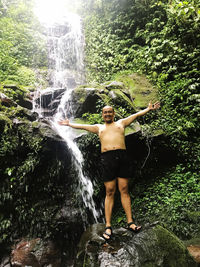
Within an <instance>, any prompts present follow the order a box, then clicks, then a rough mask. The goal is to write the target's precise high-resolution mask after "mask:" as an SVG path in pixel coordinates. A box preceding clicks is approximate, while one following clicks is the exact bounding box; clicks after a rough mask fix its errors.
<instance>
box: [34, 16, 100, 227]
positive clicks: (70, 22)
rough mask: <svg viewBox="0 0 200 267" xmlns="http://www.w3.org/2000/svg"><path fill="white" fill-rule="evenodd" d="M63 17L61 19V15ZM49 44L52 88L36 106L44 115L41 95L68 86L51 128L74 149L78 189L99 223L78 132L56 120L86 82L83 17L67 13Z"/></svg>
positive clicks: (51, 33) (53, 27)
mask: <svg viewBox="0 0 200 267" xmlns="http://www.w3.org/2000/svg"><path fill="white" fill-rule="evenodd" d="M59 19H61V18H59ZM46 28H47V44H48V54H49V71H50V76H49V84H50V87H49V88H47V89H45V90H40V91H39V92H38V94H39V97H38V96H37V98H38V99H40V101H38V102H39V103H40V104H39V105H36V104H35V105H34V107H35V111H37V112H38V113H39V114H40V116H41V117H43V116H44V115H43V114H44V112H43V111H42V107H41V103H42V96H43V95H44V94H45V93H49V91H51V92H52V95H53V94H54V92H55V91H56V90H60V89H63V88H64V89H65V93H64V94H63V97H62V98H61V101H60V104H59V105H58V108H57V112H56V114H55V116H54V118H53V120H52V121H51V123H52V127H53V129H54V130H55V131H57V132H58V134H59V135H60V136H61V137H62V138H63V139H64V140H65V142H66V144H67V146H68V147H69V149H70V150H71V153H72V157H73V160H74V166H75V168H76V172H77V175H78V183H79V186H78V188H77V190H78V191H77V192H79V193H81V194H82V199H83V203H84V205H85V207H86V208H88V209H89V210H90V211H91V212H92V214H93V217H94V220H95V221H96V222H97V221H98V217H99V216H100V214H99V213H98V212H97V210H96V208H95V203H94V200H93V184H92V182H91V181H90V179H89V178H88V177H85V176H84V174H83V171H82V169H83V168H82V167H83V156H82V154H81V152H80V150H79V148H78V146H77V145H76V143H75V142H74V138H75V134H74V131H73V129H71V128H70V127H65V126H60V125H59V124H58V123H57V121H58V120H60V119H63V118H64V117H65V116H68V114H70V115H71V114H73V111H72V110H71V107H70V106H69V102H70V101H69V100H70V97H71V92H72V91H73V89H74V88H75V87H76V86H77V85H79V84H82V83H83V82H84V64H83V54H84V38H83V35H82V29H81V20H80V17H79V16H78V15H76V14H70V13H67V15H66V13H65V16H64V17H63V20H62V21H59V23H54V24H52V23H51V25H50V26H48V27H47V25H46Z"/></svg>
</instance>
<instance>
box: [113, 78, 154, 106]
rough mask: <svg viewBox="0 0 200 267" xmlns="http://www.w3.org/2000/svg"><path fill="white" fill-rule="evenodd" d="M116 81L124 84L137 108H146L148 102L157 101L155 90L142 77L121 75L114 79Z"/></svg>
mask: <svg viewBox="0 0 200 267" xmlns="http://www.w3.org/2000/svg"><path fill="white" fill-rule="evenodd" d="M116 80H117V81H121V82H123V83H124V85H125V87H126V88H127V90H128V91H129V93H130V94H131V97H132V98H133V99H134V105H135V106H136V107H137V108H143V107H146V106H147V105H148V103H149V101H150V100H152V101H154V100H156V99H157V88H155V87H153V86H152V85H151V84H150V82H149V81H148V80H147V78H146V77H145V76H144V75H139V74H137V73H134V74H131V75H124V74H122V75H119V76H118V77H116Z"/></svg>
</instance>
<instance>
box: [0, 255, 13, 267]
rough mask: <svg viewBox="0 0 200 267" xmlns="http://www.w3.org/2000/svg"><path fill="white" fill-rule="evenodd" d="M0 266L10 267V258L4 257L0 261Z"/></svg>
mask: <svg viewBox="0 0 200 267" xmlns="http://www.w3.org/2000/svg"><path fill="white" fill-rule="evenodd" d="M0 267H11V263H10V258H9V257H4V258H3V259H2V261H1V263H0Z"/></svg>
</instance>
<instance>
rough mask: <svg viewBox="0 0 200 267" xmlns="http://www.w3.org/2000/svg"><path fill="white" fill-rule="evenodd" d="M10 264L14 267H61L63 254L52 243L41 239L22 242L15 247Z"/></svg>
mask: <svg viewBox="0 0 200 267" xmlns="http://www.w3.org/2000/svg"><path fill="white" fill-rule="evenodd" d="M10 262H11V265H12V266H32V267H40V266H53V267H59V266H60V265H61V253H60V251H59V249H58V248H57V247H56V245H55V244H54V243H53V242H52V241H48V242H44V241H42V240H41V239H39V238H37V239H32V240H22V241H20V242H19V243H17V244H16V245H15V246H14V248H13V250H12V252H11V256H10ZM2 266H3V267H5V266H6V265H2Z"/></svg>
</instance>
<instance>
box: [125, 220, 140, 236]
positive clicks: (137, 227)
mask: <svg viewBox="0 0 200 267" xmlns="http://www.w3.org/2000/svg"><path fill="white" fill-rule="evenodd" d="M132 224H134V222H130V223H128V228H127V229H128V230H129V231H131V232H133V233H138V232H139V231H140V230H141V229H142V226H137V225H136V226H135V229H133V228H132V227H130V226H131V225H132Z"/></svg>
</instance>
